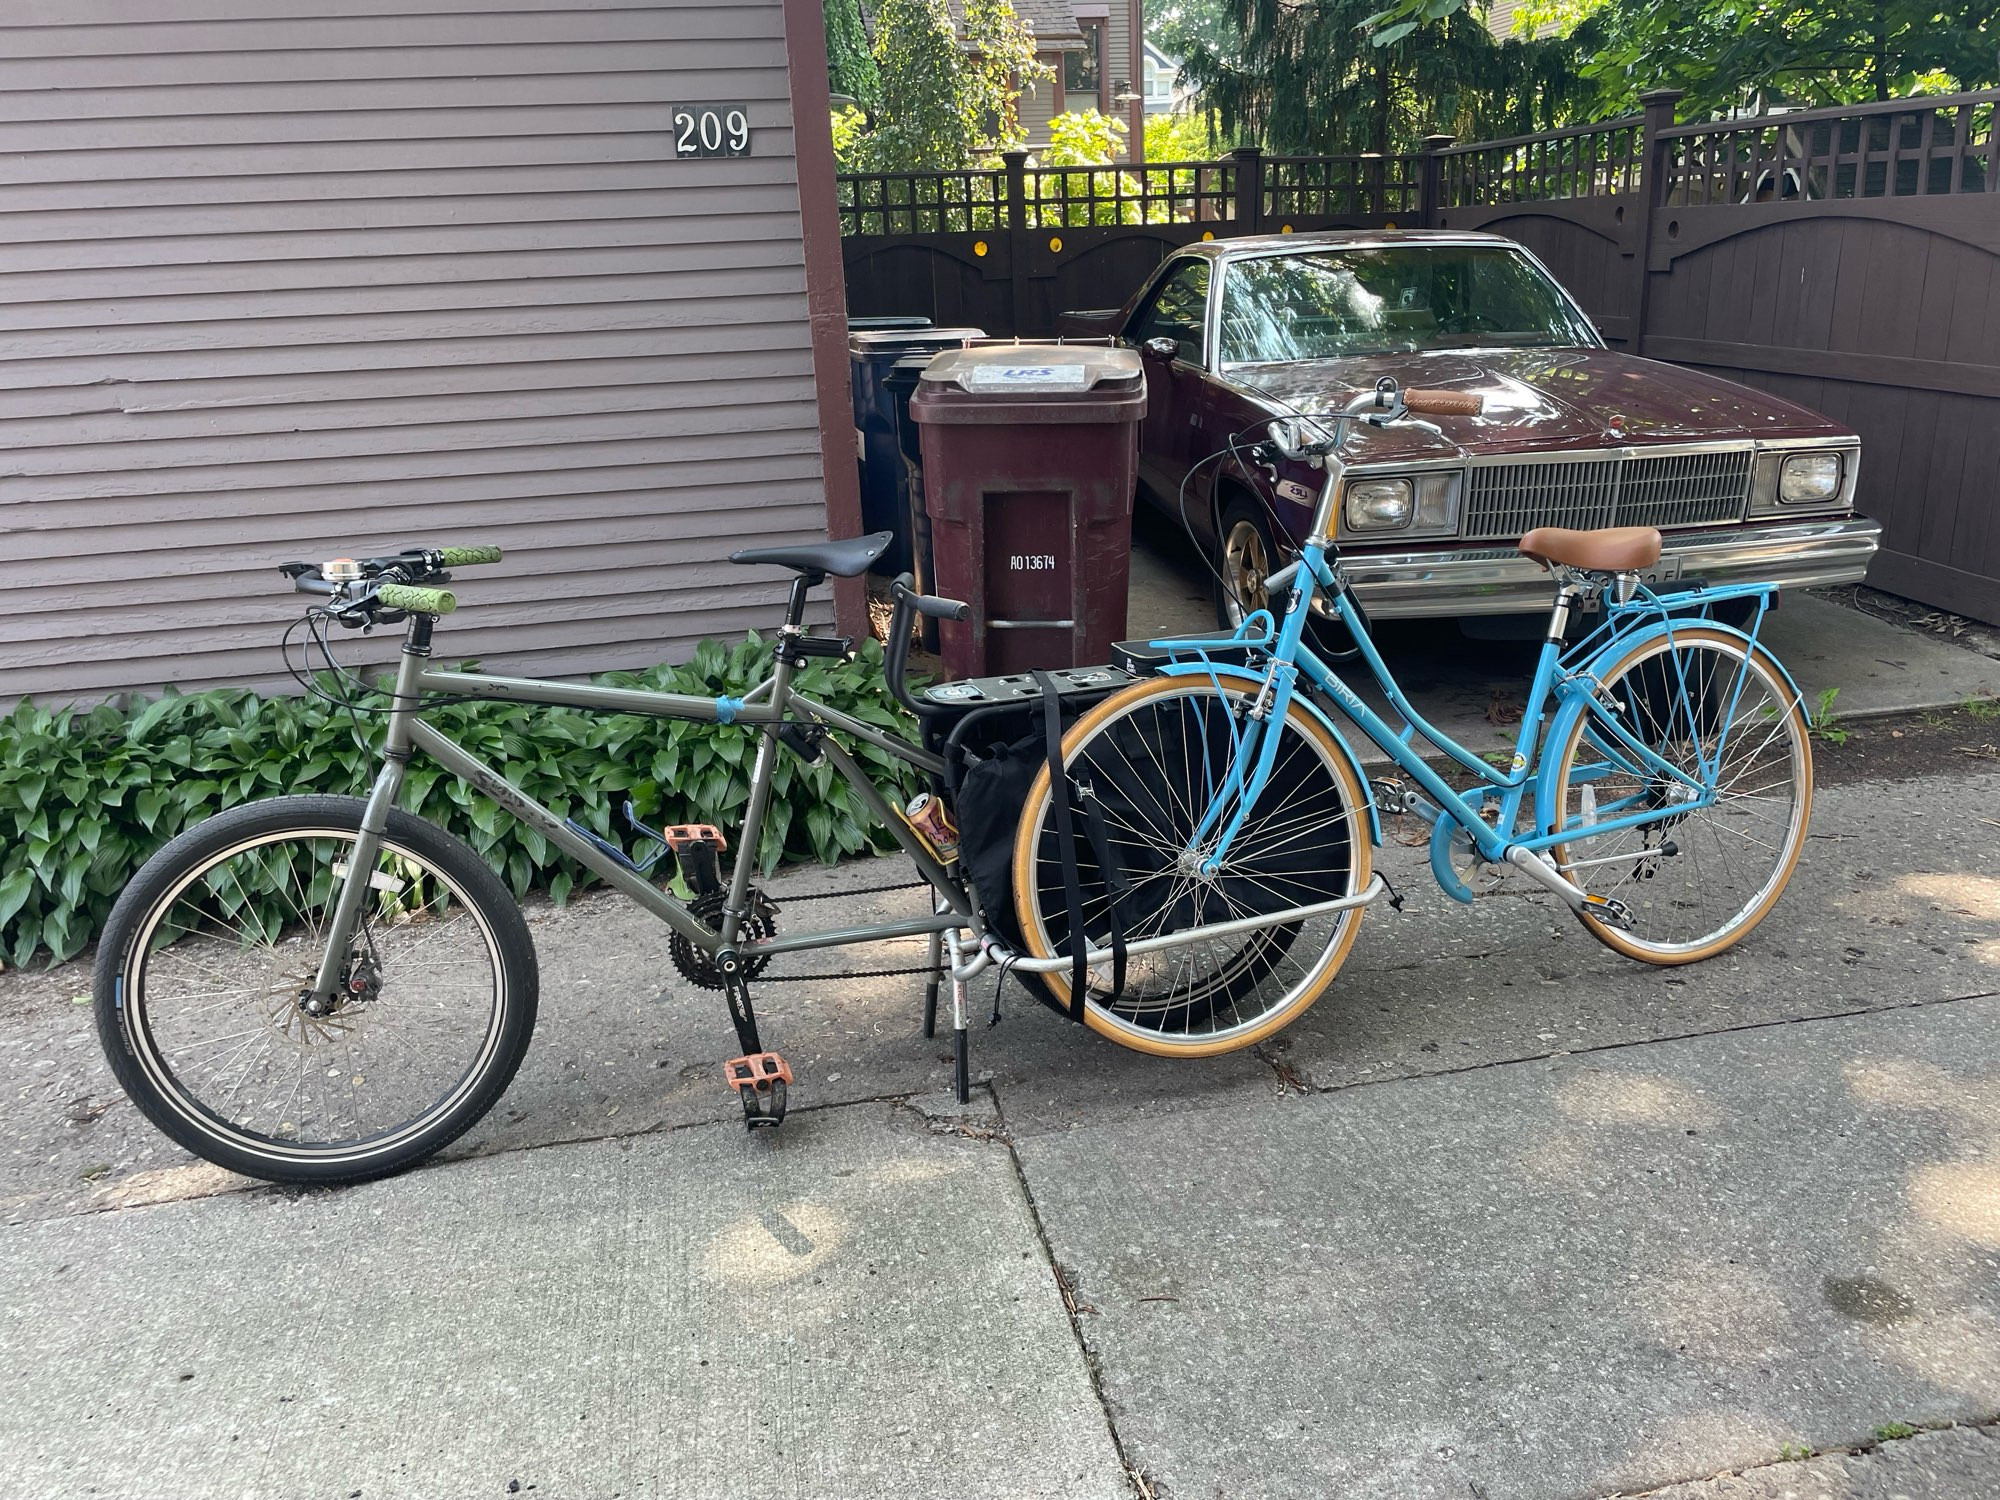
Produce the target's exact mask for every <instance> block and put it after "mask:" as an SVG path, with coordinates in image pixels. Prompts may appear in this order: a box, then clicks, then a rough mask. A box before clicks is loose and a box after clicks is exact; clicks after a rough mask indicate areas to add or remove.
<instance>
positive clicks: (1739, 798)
mask: <svg viewBox="0 0 2000 1500" xmlns="http://www.w3.org/2000/svg"><path fill="white" fill-rule="evenodd" d="M1601 681H1602V682H1603V685H1604V690H1605V692H1606V693H1607V694H1608V695H1609V697H1610V698H1611V700H1613V701H1614V702H1616V703H1617V704H1618V708H1617V722H1618V723H1619V724H1621V725H1622V726H1623V727H1624V729H1625V730H1626V731H1627V732H1628V733H1630V734H1631V735H1632V737H1633V738H1634V739H1636V740H1638V741H1639V743H1641V744H1643V745H1645V746H1646V747H1647V748H1648V749H1649V750H1651V751H1652V752H1653V753H1654V754H1655V755H1657V756H1658V757H1659V758H1660V759H1661V760H1662V761H1664V762H1666V763H1667V764H1668V765H1670V766H1673V767H1674V768H1675V769H1677V770H1680V771H1683V772H1685V773H1686V774H1687V775H1688V776H1689V777H1691V778H1692V779H1693V780H1695V781H1696V782H1698V783H1700V784H1701V786H1702V788H1703V793H1702V794H1697V793H1694V792H1693V790H1692V789H1691V788H1688V787H1686V786H1685V784H1684V783H1682V782H1680V781H1678V780H1677V779H1675V778H1672V777H1668V776H1665V775H1662V774H1660V773H1659V772H1658V771H1657V769H1655V768H1649V767H1648V766H1647V765H1645V764H1644V763H1642V762H1641V761H1640V759H1639V757H1638V756H1636V755H1635V754H1634V753H1633V752H1632V751H1631V750H1630V748H1629V747H1627V746H1625V745H1624V744H1623V743H1622V742H1621V741H1620V740H1619V739H1618V738H1617V737H1616V736H1614V735H1613V734H1611V733H1610V732H1609V731H1608V730H1607V729H1606V728H1605V726H1604V725H1603V723H1602V722H1600V720H1599V719H1598V718H1597V716H1596V715H1595V714H1593V713H1585V714H1584V715H1582V716H1581V717H1580V718H1579V719H1578V720H1577V722H1576V725H1575V727H1574V728H1573V729H1572V730H1571V732H1570V734H1569V736H1568V737H1567V739H1566V740H1565V742H1564V743H1563V745H1562V747H1561V748H1560V750H1559V751H1558V752H1557V754H1558V756H1559V759H1558V761H1557V766H1558V778H1559V785H1560V787H1561V797H1562V802H1561V808H1560V815H1561V818H1562V823H1561V826H1562V827H1563V828H1565V829H1574V830H1575V837H1574V839H1573V840H1571V841H1567V842H1565V843H1562V844H1558V845H1556V846H1554V847H1553V848H1552V849H1551V850H1550V851H1549V852H1550V854H1551V856H1552V857H1553V858H1554V859H1555V861H1556V863H1557V865H1558V866H1560V867H1562V868H1563V869H1564V870H1565V872H1566V873H1567V874H1569V876H1570V878H1571V879H1572V880H1574V881H1575V882H1576V883H1577V884H1578V885H1579V886H1581V887H1582V888H1583V889H1584V890H1586V891H1589V892H1590V893H1592V894H1593V895H1599V896H1605V897H1608V898H1610V899H1612V900H1614V901H1616V902H1618V903H1620V905H1622V907H1623V908H1624V909H1625V911H1626V912H1627V913H1628V916H1627V919H1626V921H1627V924H1628V925H1625V926H1622V927H1621V926H1620V925H1618V924H1617V923H1614V922H1611V921H1607V920H1605V919H1604V918H1603V917H1601V916H1598V915H1596V914H1594V913H1591V912H1587V911H1586V912H1581V913H1579V914H1578V915H1579V916H1580V917H1581V919H1582V921H1583V925H1584V926H1585V927H1587V928H1588V929H1589V930H1590V932H1591V935H1592V936H1594V937H1595V938H1597V939H1598V940H1599V941H1600V942H1602V943H1604V944H1605V945H1606V946H1607V947H1609V948H1611V949H1613V950H1615V951H1616V952H1619V953H1622V954H1624V955H1625V956H1626V957H1627V958H1634V959H1638V960H1640V961H1641V962H1643V963H1652V964H1685V963H1694V962H1696V961H1697V960H1699V959H1704V958H1709V957H1712V956H1713V955H1715V954H1717V953H1720V952H1722V951H1723V950H1724V949H1725V948H1728V947H1730V946H1731V945H1732V944H1734V943H1736V942H1738V941H1739V940H1740V939H1741V938H1742V937H1743V936H1744V934H1745V933H1747V932H1749V931H1750V930H1751V929H1752V928H1753V927H1755V926H1756V925H1757V924H1758V923H1759V922H1761V921H1763V919H1764V917H1765V916H1766V915H1767V914H1768V913H1769V912H1770V910H1771V908H1772V907H1773V906H1774V905H1776V904H1777V900H1778V897H1779V896H1780V895H1781V894H1782V893H1783V892H1784V889H1785V883H1786V882H1787V881H1788V880H1790V879H1791V875H1792V869H1793V867H1794V866H1795V865H1796V864H1797V863H1798V857H1799V851H1800V849H1801V848H1803V847H1804V844H1805V837H1806V823H1807V820H1808V819H1809V818H1810V817H1811V814H1812V793H1813V775H1812V746H1811V743H1810V741H1809V740H1808V738H1807V732H1806V731H1807V725H1806V717H1805V709H1804V706H1803V705H1802V704H1801V703H1800V702H1799V701H1798V696H1797V694H1795V693H1794V692H1793V691H1792V689H1791V687H1790V685H1789V684H1788V683H1787V682H1786V680H1785V675H1784V673H1783V671H1782V670H1781V669H1780V668H1779V667H1778V665H1777V663H1776V662H1775V661H1773V660H1772V659H1771V657H1770V656H1769V654H1768V653H1766V652H1765V651H1764V650H1763V649H1762V648H1761V647H1755V648H1753V647H1752V646H1751V645H1750V644H1749V643H1748V642H1746V641H1744V640H1743V639H1742V638H1741V637H1740V636H1737V635H1734V634H1731V633H1729V632H1727V631H1722V630H1716V629H1713V628H1710V627H1705V626H1691V627H1689V628H1687V629H1684V630H1683V629H1676V630H1675V631H1674V633H1673V635H1672V638H1671V639H1669V638H1668V637H1666V636H1659V637H1656V638H1654V639H1651V640H1647V641H1642V642H1641V643H1639V644H1638V645H1637V646H1635V647H1633V649H1632V650H1631V651H1630V652H1629V653H1627V654H1626V655H1625V656H1624V657H1622V658H1620V659H1619V660H1618V661H1617V662H1615V663H1614V664H1613V665H1612V666H1611V667H1610V668H1608V669H1607V670H1606V671H1605V672H1603V673H1602V674H1601ZM1655 810H1656V811H1658V812H1659V813H1660V816H1658V817H1656V818H1652V819H1649V820H1648V821H1647V822H1644V823H1641V824H1637V825H1634V826H1632V827H1628V828H1623V829H1613V830H1611V831H1609V832H1603V833H1592V832H1591V831H1590V829H1591V828H1592V827H1593V826H1595V825H1597V824H1600V823H1608V822H1615V821H1616V820H1617V819H1619V818H1622V817H1629V816H1632V815H1634V814H1638V813H1644V812H1648V811H1655Z"/></svg>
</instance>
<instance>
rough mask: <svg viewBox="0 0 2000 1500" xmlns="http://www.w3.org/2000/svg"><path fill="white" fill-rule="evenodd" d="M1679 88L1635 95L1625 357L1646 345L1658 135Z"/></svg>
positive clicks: (1662, 165) (1659, 202) (1661, 185)
mask: <svg viewBox="0 0 2000 1500" xmlns="http://www.w3.org/2000/svg"><path fill="white" fill-rule="evenodd" d="M1680 97H1681V91H1680V90H1679V89H1652V90H1649V91H1648V92H1646V93H1643V94H1641V95H1640V96H1639V103H1640V104H1641V105H1642V106H1643V107H1644V109H1645V111H1646V116H1645V122H1644V124H1643V125H1642V126H1641V127H1640V144H1639V205H1638V207H1639V212H1638V214H1637V216H1636V217H1637V219H1638V223H1637V224H1635V225H1634V226H1633V228H1632V238H1633V246H1634V251H1633V256H1632V261H1633V270H1632V278H1633V279H1632V282H1631V287H1632V291H1631V308H1632V311H1631V322H1630V323H1629V325H1628V328H1629V330H1630V331H1629V333H1628V335H1627V337H1626V340H1625V352H1626V353H1627V354H1643V353H1644V352H1645V344H1646V304H1647V303H1648V302H1649V301H1650V300H1651V298H1652V287H1653V279H1652V272H1651V271H1650V270H1649V269H1648V267H1649V266H1650V265H1651V263H1652V259H1653V222H1654V220H1655V219H1656V218H1657V215H1656V214H1655V213H1654V210H1655V209H1656V208H1659V207H1661V206H1663V205H1664V204H1665V202H1666V198H1667V151H1668V144H1669V143H1668V142H1666V141H1664V140H1662V139H1661V138H1660V132H1661V131H1662V130H1665V129H1666V128H1667V127H1668V126H1669V125H1671V124H1673V123H1674V105H1675V104H1677V103H1679V102H1680Z"/></svg>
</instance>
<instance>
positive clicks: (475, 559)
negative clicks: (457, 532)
mask: <svg viewBox="0 0 2000 1500" xmlns="http://www.w3.org/2000/svg"><path fill="white" fill-rule="evenodd" d="M438 555H439V557H440V558H441V559H442V560H443V563H444V566H445V567H447V568H469V567H471V566H472V565H473V564H474V563H496V562H498V561H500V549H499V548H498V547H446V548H444V549H443V550H442V551H441V552H440V553H439V554H438Z"/></svg>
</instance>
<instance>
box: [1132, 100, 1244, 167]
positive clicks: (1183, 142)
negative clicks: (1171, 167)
mask: <svg viewBox="0 0 2000 1500" xmlns="http://www.w3.org/2000/svg"><path fill="white" fill-rule="evenodd" d="M1145 139H1146V160H1147V161H1149V162H1153V161H1214V160H1215V159H1216V158H1217V157H1218V156H1222V155H1224V154H1225V153H1226V152H1228V150H1229V149H1230V147H1231V145H1232V144H1233V143H1232V142H1231V141H1230V140H1229V139H1228V138H1227V137H1225V136H1221V135H1218V134H1216V131H1215V122H1214V121H1213V120H1212V119H1210V118H1209V117H1208V115H1207V114H1205V113H1204V112H1202V111H1200V110H1173V111H1170V112H1162V113H1160V114H1157V115H1147V116H1146V137H1145Z"/></svg>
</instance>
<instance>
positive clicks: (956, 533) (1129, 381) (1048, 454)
mask: <svg viewBox="0 0 2000 1500" xmlns="http://www.w3.org/2000/svg"><path fill="white" fill-rule="evenodd" d="M1145 415H1146V380H1145V374H1144V372H1143V370H1142V369H1141V367H1140V362H1139V355H1138V354H1137V353H1136V352H1135V351H1133V350H1130V349H1118V348H1112V347H1110V346H1108V345H1101V344H1004V345H996V346H988V347H985V348H976V349H954V350H949V351H947V352H945V353H942V354H940V355H938V356H937V358H935V359H933V360H932V361H931V362H930V363H929V364H928V365H926V366H925V367H924V372H923V377H922V379H921V380H919V381H918V383H917V390H916V394H915V395H914V396H912V397H911V398H910V416H911V418H912V419H913V420H914V421H915V422H916V424H917V427H918V431H919V433H920V435H921V439H922V444H923V455H924V508H925V510H926V511H927V512H928V514H929V515H930V518H931V549H932V553H933V556H934V559H935V568H934V571H933V576H932V579H931V583H930V587H931V588H932V590H933V591H935V592H936V593H939V594H943V595H945V596H946V597H948V598H953V599H963V600H965V601H966V603H968V604H970V605H971V606H972V618H971V619H970V620H967V621H965V622H963V623H956V622H950V621H947V622H945V623H943V624H941V625H940V627H939V630H938V634H939V648H940V653H941V654H942V655H943V657H944V663H945V668H946V670H947V671H949V672H950V673H951V675H952V676H954V677H990V676H995V675H998V674H1002V673H1009V672H1024V671H1026V670H1028V669H1029V668H1030V667H1074V666H1094V665H1097V664H1099V663H1101V662H1106V661H1109V660H1110V659H1111V645H1112V642H1114V641H1116V640H1118V639H1119V638H1120V637H1121V636H1122V635H1123V634H1124V633H1125V595H1126V587H1127V580H1128V579H1129V577H1130V574H1131V553H1132V492H1133V488H1134V486H1135V484H1136V483H1137V480H1138V461H1139V422H1140V420H1141V419H1142V418H1143V417H1144V416H1145Z"/></svg>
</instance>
